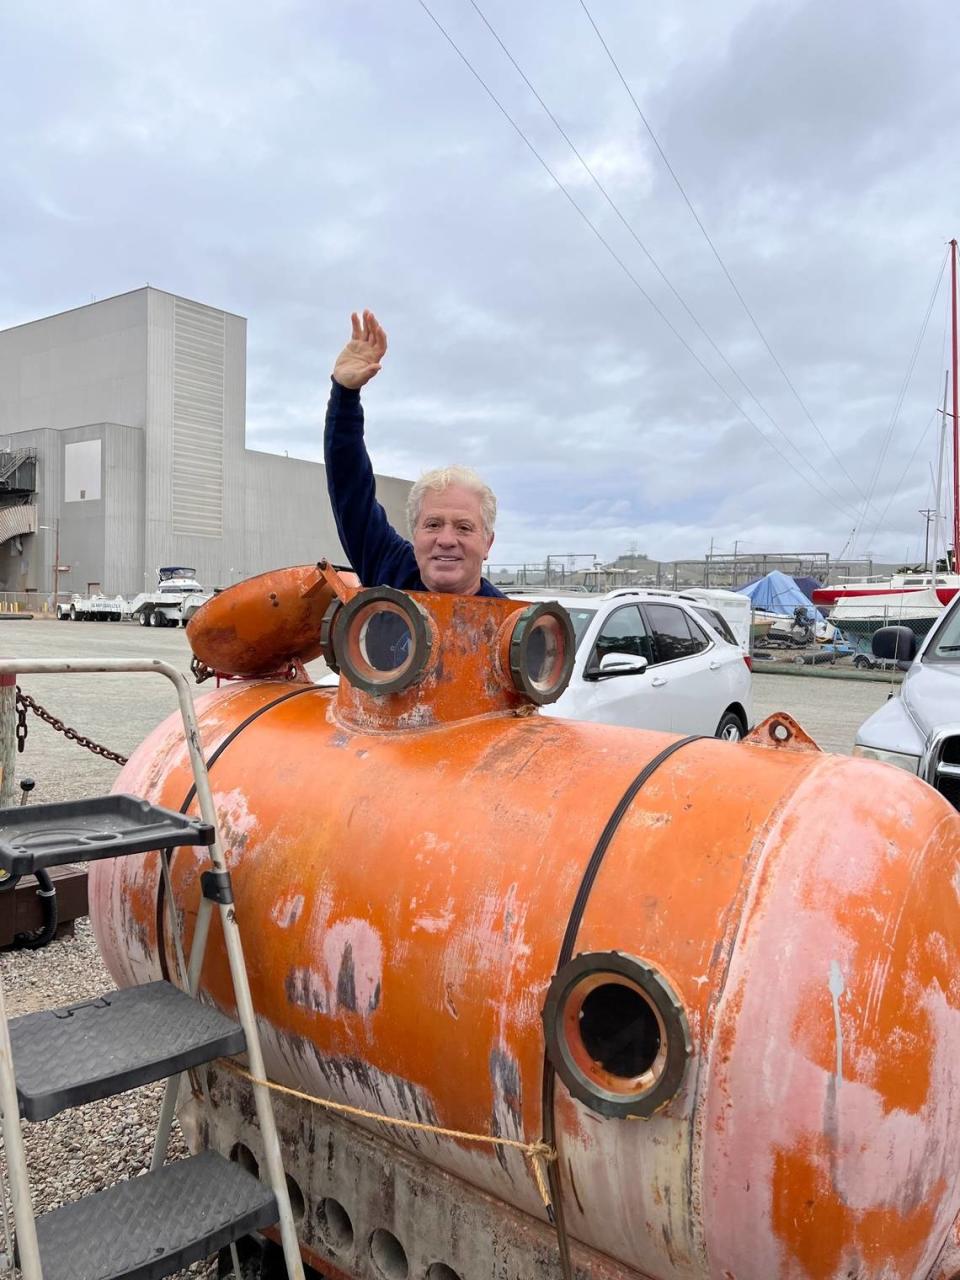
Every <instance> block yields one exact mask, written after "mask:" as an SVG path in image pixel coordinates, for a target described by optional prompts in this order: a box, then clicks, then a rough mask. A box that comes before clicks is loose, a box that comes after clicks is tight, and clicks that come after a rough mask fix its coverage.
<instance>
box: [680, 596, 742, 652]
mask: <svg viewBox="0 0 960 1280" xmlns="http://www.w3.org/2000/svg"><path fill="white" fill-rule="evenodd" d="M690 607H691V608H692V609H693V612H694V613H698V614H699V615H700V617H701V618H702V619H703V620H704V622H706V623H707V625H708V626H711V627H713V629H714V631H716V632H717V633H718V634H719V635H721V636H723V638H724V640H726V642H727V644H733V645H735V644H736V643H737V638H736V636H735V635H734V634H733V632H732V631H731V630H730V624H729V623H728V622H727V620H726V618H725V617H724V616H723V614H722V613H718V612H717V610H716V609H708V608H707V606H706V605H702V604H694V605H691V606H690Z"/></svg>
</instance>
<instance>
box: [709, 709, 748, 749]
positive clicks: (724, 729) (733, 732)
mask: <svg viewBox="0 0 960 1280" xmlns="http://www.w3.org/2000/svg"><path fill="white" fill-rule="evenodd" d="M744 732H745V730H744V727H743V721H742V720H741V719H740V717H739V716H738V715H737V713H736V712H735V711H725V712H724V713H723V715H722V716H721V717H720V723H719V724H718V725H717V732H716V733H715V734H714V735H713V736H714V737H715V738H720V739H722V740H723V741H724V742H739V741H740V739H741V738H742V737H743V736H744Z"/></svg>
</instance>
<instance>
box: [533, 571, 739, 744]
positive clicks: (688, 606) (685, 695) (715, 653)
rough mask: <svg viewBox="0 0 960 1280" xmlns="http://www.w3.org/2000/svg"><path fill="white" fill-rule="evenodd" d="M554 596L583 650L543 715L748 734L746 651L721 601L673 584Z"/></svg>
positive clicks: (732, 735)
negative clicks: (713, 603) (691, 595)
mask: <svg viewBox="0 0 960 1280" xmlns="http://www.w3.org/2000/svg"><path fill="white" fill-rule="evenodd" d="M515 598H516V599H534V598H536V599H541V600H542V599H544V598H545V596H544V595H537V596H535V597H534V596H533V595H529V596H528V595H521V594H518V595H517V596H516V597H515ZM549 598H550V599H553V600H556V601H557V602H558V603H559V604H562V605H563V607H564V608H565V609H566V610H567V612H568V613H569V614H570V618H571V620H572V622H573V628H574V632H575V633H576V638H577V653H576V659H575V661H574V666H573V675H572V676H571V677H570V684H569V686H568V687H567V689H566V690H565V691H564V692H563V693H562V694H561V695H560V697H559V698H558V699H557V701H556V702H554V703H552V704H551V705H550V706H547V707H544V708H543V710H544V712H545V713H546V714H549V715H554V716H560V717H562V718H563V719H565V720H596V721H599V722H601V723H602V724H622V725H628V726H630V727H631V728H635V729H664V730H667V731H669V732H672V733H701V734H709V735H713V736H716V737H718V738H725V739H727V740H728V741H732V742H736V741H739V739H740V738H742V737H743V736H744V734H745V733H747V731H748V730H749V728H750V726H751V725H752V723H753V699H752V690H751V674H750V659H749V656H748V655H746V654H745V653H744V652H743V650H742V649H741V648H740V647H739V646H738V645H737V644H736V643H735V641H734V640H733V637H732V633H731V631H730V629H729V627H727V625H726V622H725V621H724V619H723V617H722V616H720V615H719V614H718V613H717V612H716V611H715V610H713V609H710V608H708V607H705V606H704V605H703V604H701V603H699V602H698V601H694V600H692V599H684V598H683V596H682V595H680V594H674V593H671V592H667V591H629V592H627V591H623V590H621V591H611V592H610V593H609V595H605V596H589V595H580V596H577V595H571V596H555V595H552V594H551V595H550V596H549ZM728 637H729V638H728Z"/></svg>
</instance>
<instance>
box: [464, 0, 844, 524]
mask: <svg viewBox="0 0 960 1280" xmlns="http://www.w3.org/2000/svg"><path fill="white" fill-rule="evenodd" d="M469 3H470V5H471V6H472V7H473V9H474V10H475V11H476V13H477V15H478V16H479V18H480V20H481V22H482V23H483V24H484V26H485V27H486V28H487V30H488V31H489V32H490V34H491V35H492V36H493V38H494V40H496V42H497V44H498V45H499V46H500V48H501V49H502V50H503V52H504V54H505V55H506V57H507V58H508V59H509V61H510V62H511V63H512V65H513V67H514V69H515V70H516V72H517V74H518V75H519V76H520V78H521V80H522V81H523V83H524V84H525V85H526V86H527V88H528V89H529V90H530V92H531V93H532V94H533V96H534V97H535V98H536V100H537V102H539V104H540V106H541V107H542V108H543V110H544V112H545V113H546V115H547V116H548V117H549V119H550V121H551V123H552V124H553V126H554V128H555V129H556V130H557V132H558V133H559V134H560V136H561V138H563V140H564V142H565V143H566V144H567V146H568V147H569V148H570V150H571V151H572V152H573V154H574V155H575V156H576V158H577V160H578V161H579V162H580V165H581V167H582V168H583V170H584V172H585V173H586V174H587V175H588V176H589V178H590V180H591V181H592V182H593V185H594V186H595V187H596V188H597V190H598V191H599V192H600V194H601V195H602V196H603V198H604V200H605V201H606V202H607V204H608V205H609V206H610V208H611V209H612V210H613V212H614V213H615V214H616V216H617V218H618V219H619V220H620V222H621V224H622V225H623V226H624V228H625V229H626V230H627V232H628V233H629V235H630V236H631V237H632V238H633V240H634V242H635V243H636V244H637V246H638V247H639V248H640V250H641V252H642V253H643V254H644V255H645V257H646V259H647V261H648V262H649V263H650V265H651V267H653V269H654V271H655V272H656V273H657V275H658V276H659V277H660V279H661V280H662V281H663V283H664V284H665V285H666V286H667V288H668V289H669V290H670V292H671V293H672V294H673V296H674V297H675V298H676V300H677V301H678V302H679V304H680V306H681V307H682V308H683V309H684V311H685V312H686V313H687V315H688V316H689V317H690V319H691V320H692V321H693V323H694V324H695V325H696V327H697V329H699V331H700V333H702V334H703V336H704V338H706V340H707V342H708V343H709V344H710V346H711V347H712V348H713V350H714V351H715V352H716V354H717V355H718V356H719V357H720V359H721V360H722V361H723V363H724V365H726V367H727V369H728V370H729V371H730V373H731V374H732V375H733V376H734V378H736V380H737V382H739V384H740V386H741V387H743V389H744V391H745V392H746V393H747V395H748V396H749V397H750V398H751V400H753V401H754V403H755V404H756V406H757V408H758V409H760V411H761V412H762V413H763V415H764V416H765V417H766V419H767V421H768V422H769V423H770V425H771V426H772V427H773V429H774V430H775V431H776V432H778V433H779V434H780V435H781V436H783V438H784V440H785V441H786V442H787V444H788V445H789V446H790V448H791V449H793V450H794V452H795V453H797V454H798V455H799V456H800V458H801V459H802V461H803V462H804V463H805V464H806V465H807V466H808V467H809V468H810V470H811V471H812V472H813V474H814V475H815V476H816V477H817V479H818V480H819V481H820V482H821V484H823V485H824V486H825V488H827V489H828V490H829V491H830V492H831V493H832V494H833V495H834V497H836V498H837V500H838V501H839V502H841V503H846V501H847V499H846V498H845V497H844V496H843V494H841V493H839V492H838V491H837V490H836V489H835V488H834V487H833V484H832V483H831V481H830V480H828V479H827V477H826V476H825V475H824V474H823V472H822V471H820V470H819V468H818V467H816V466H814V464H813V463H812V462H811V461H810V459H809V458H807V457H806V455H805V454H804V453H803V451H802V450H801V449H800V447H799V446H798V445H796V444H794V442H793V441H792V440H791V439H790V437H789V436H788V435H787V433H786V431H785V430H784V429H783V427H781V426H780V424H779V422H777V420H776V419H775V418H774V417H773V415H772V414H771V413H770V411H769V409H768V408H767V407H766V405H765V404H764V403H763V401H762V400H761V399H760V397H759V396H758V395H757V394H756V392H755V391H754V390H753V388H752V387H750V386H749V385H748V384H747V382H746V381H745V380H744V379H743V378H742V377H741V376H740V374H739V373H738V372H737V370H736V369H735V368H734V366H733V365H732V364H731V363H730V361H729V360H728V359H727V357H726V356H725V355H724V353H723V351H722V350H721V349H720V347H719V346H718V345H717V343H716V342H715V341H714V339H713V338H712V337H711V335H710V334H709V333H708V331H707V330H706V328H705V327H704V326H703V324H702V323H701V322H700V320H699V318H698V317H697V316H696V315H695V314H694V312H693V311H692V309H691V308H690V307H689V305H688V304H687V302H686V299H685V298H684V297H683V295H682V294H681V293H680V291H679V290H678V289H677V288H676V287H675V285H674V284H673V282H672V281H671V280H670V279H669V277H668V276H667V274H666V272H665V271H664V270H663V268H662V267H661V266H660V264H659V262H657V260H656V258H655V257H654V256H653V254H652V253H651V252H650V250H649V249H648V248H647V246H646V245H645V244H644V242H643V241H642V240H641V238H640V236H639V235H638V234H637V231H636V230H635V228H634V226H633V224H632V223H631V222H630V221H628V219H627V218H626V217H625V216H624V214H623V213H622V212H621V210H620V208H619V206H618V205H617V204H616V202H615V201H614V199H613V197H612V196H611V195H610V193H609V192H608V191H607V189H606V187H605V186H604V185H603V183H602V182H601V181H600V179H599V178H598V177H597V175H596V174H595V173H594V171H593V169H592V168H591V166H590V165H589V163H588V162H587V160H586V159H585V158H584V156H583V155H582V153H581V152H580V151H579V149H578V148H577V146H576V144H575V143H574V141H573V139H572V138H571V137H570V135H569V134H568V133H567V131H566V130H565V129H564V127H563V125H562V124H561V123H560V121H559V120H558V119H557V117H556V116H555V115H554V114H553V112H552V111H551V110H550V108H549V107H548V106H547V104H546V102H544V100H543V98H542V97H541V96H540V94H539V93H538V92H537V90H536V89H535V88H534V86H533V84H532V83H531V81H530V79H529V77H528V76H527V74H526V72H525V71H524V70H523V68H522V67H521V66H520V64H519V63H518V62H517V60H516V58H515V57H514V56H513V54H512V53H511V52H510V50H509V49H508V48H507V46H506V45H505V44H504V42H503V40H502V39H501V38H500V36H499V35H498V33H497V32H496V31H495V30H494V28H493V25H492V24H491V22H490V20H489V19H488V18H487V15H486V14H485V13H484V12H483V10H482V9H481V8H480V5H479V4H478V3H477V0H469ZM854 488H855V489H856V491H857V493H858V494H859V496H860V497H861V498H862V497H863V493H862V491H861V490H860V489H859V488H858V487H857V486H856V485H855V486H854Z"/></svg>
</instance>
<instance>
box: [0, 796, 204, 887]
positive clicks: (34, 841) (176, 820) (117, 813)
mask: <svg viewBox="0 0 960 1280" xmlns="http://www.w3.org/2000/svg"><path fill="white" fill-rule="evenodd" d="M213 840H214V830H213V827H212V826H210V825H208V824H207V823H206V822H201V821H200V820H199V819H198V818H190V817H187V816H186V814H183V813H176V812H174V810H172V809H164V808H162V807H161V806H160V805H155V804H148V803H147V801H146V800H140V799H138V798H137V797H136V796H124V795H109V796H93V797H91V798H90V799H88V800H68V801H65V802H64V803H62V804H36V805H29V806H25V807H23V808H16V809H0V868H3V870H5V871H9V872H10V874H11V875H16V876H21V875H22V876H28V875H32V874H33V873H34V872H35V871H37V870H39V869H41V868H45V867H57V866H63V865H64V863H67V862H93V861H96V860H97V859H98V858H116V857H119V856H120V855H121V854H128V853H147V852H148V851H149V850H152V849H175V848H177V847H178V846H179V845H184V844H203V845H209V844H213Z"/></svg>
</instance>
